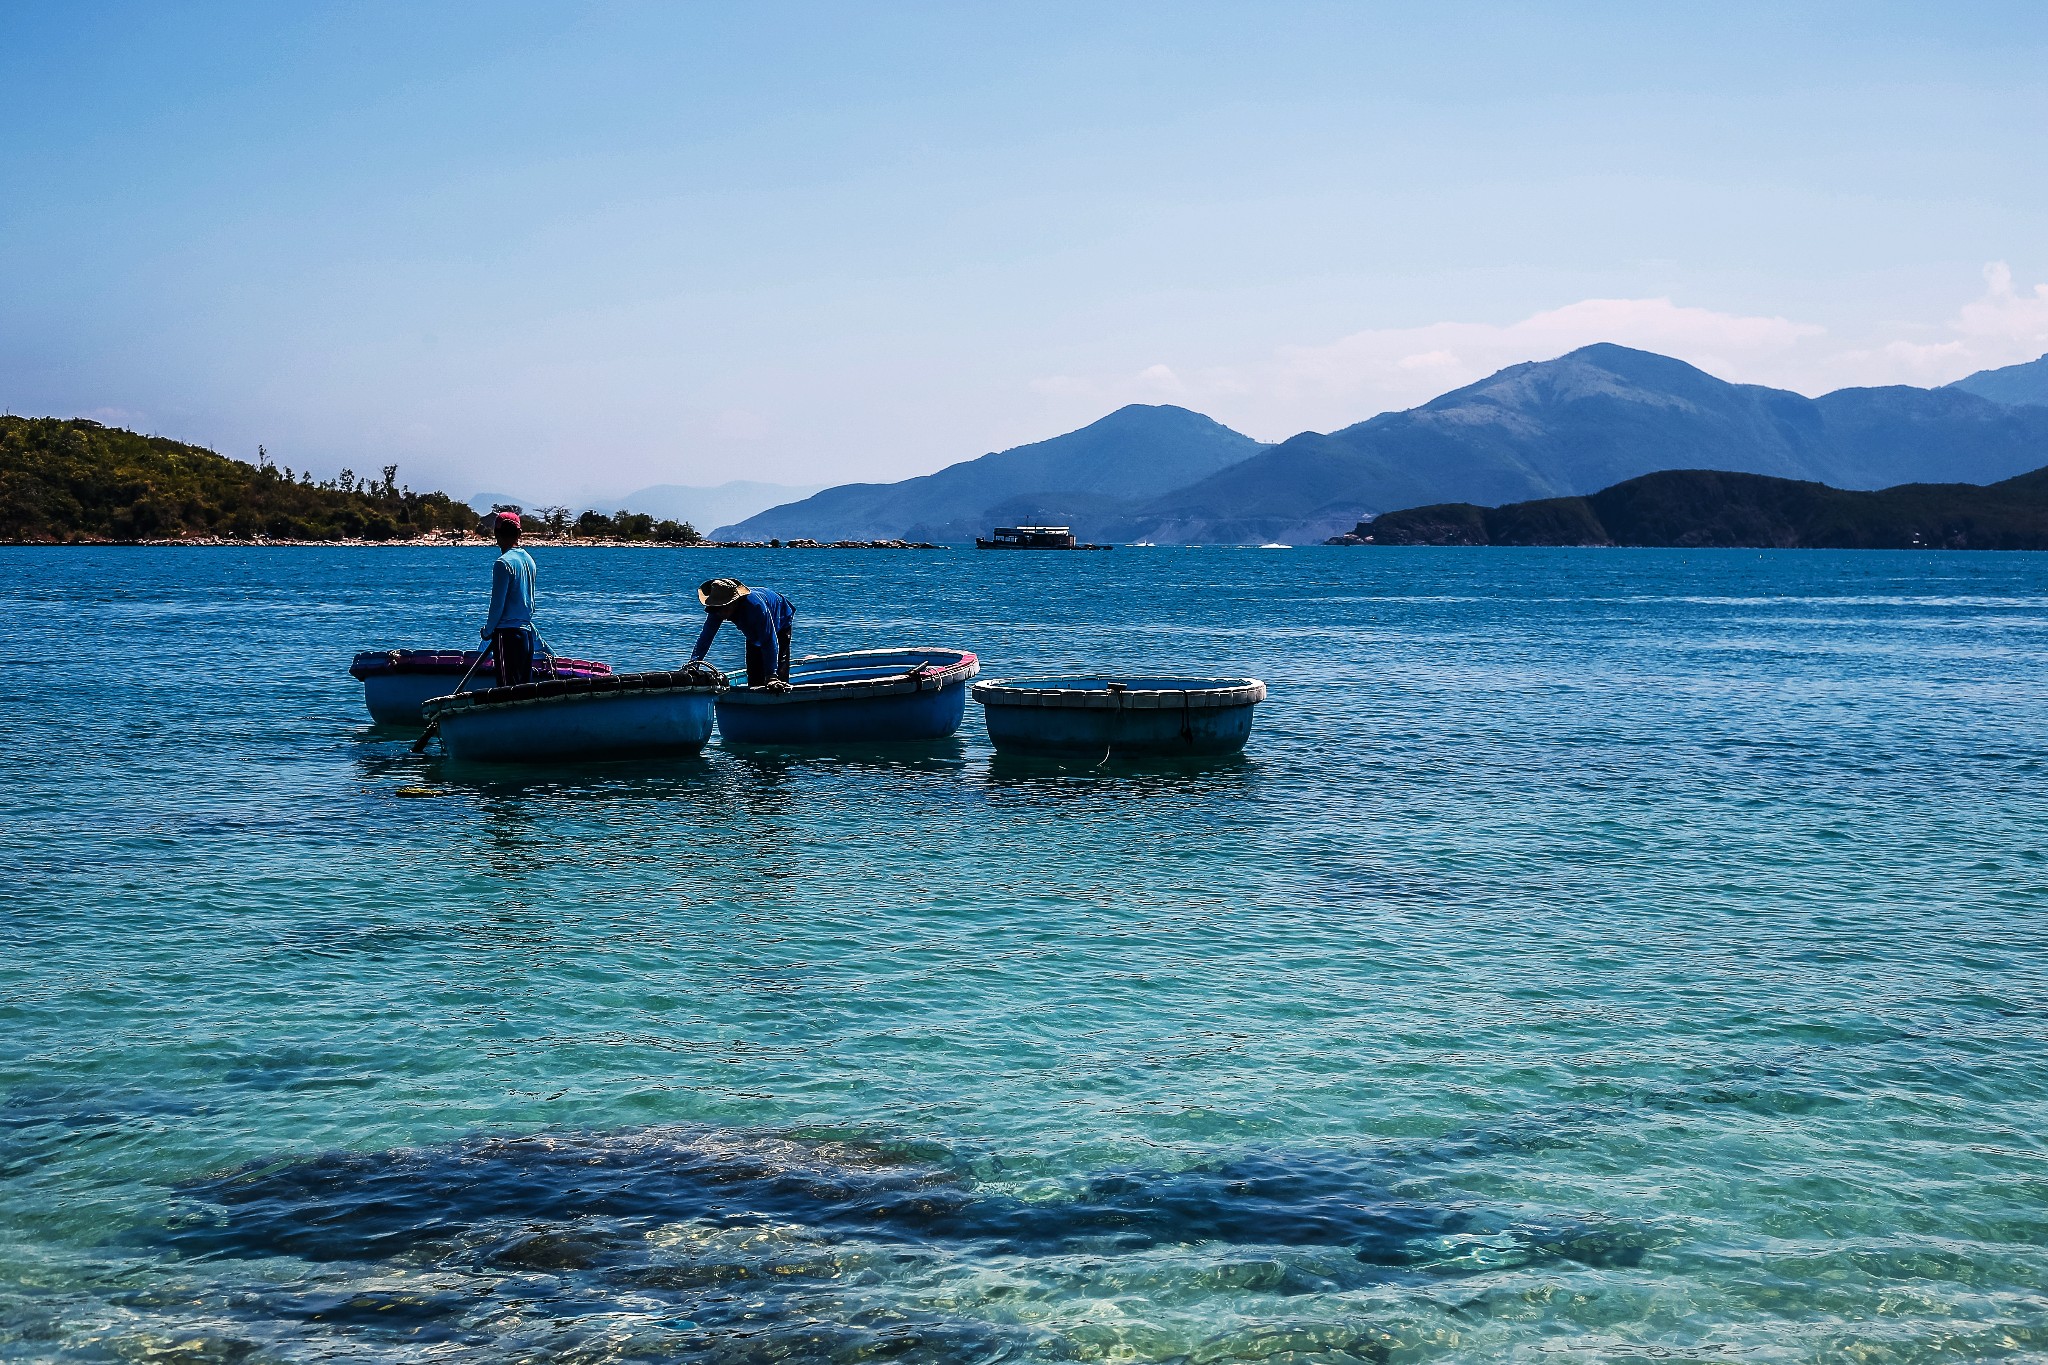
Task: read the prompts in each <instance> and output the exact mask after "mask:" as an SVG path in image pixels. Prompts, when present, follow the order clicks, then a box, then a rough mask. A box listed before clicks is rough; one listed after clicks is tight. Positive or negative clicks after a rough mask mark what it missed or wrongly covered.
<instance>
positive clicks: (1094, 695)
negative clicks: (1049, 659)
mask: <svg viewBox="0 0 2048 1365" xmlns="http://www.w3.org/2000/svg"><path fill="white" fill-rule="evenodd" d="M1061 683H1094V684H1097V685H1096V686H1094V687H1061V686H1059V684H1061ZM1144 683H1159V684H1165V683H1180V684H1184V685H1183V686H1178V687H1173V686H1154V687H1146V686H1142V685H1139V686H1133V684H1144ZM1113 685H1120V686H1115V688H1114V690H1113ZM973 695H974V699H975V700H976V701H978V702H980V703H981V704H982V705H983V706H1045V707H1066V708H1078V709H1086V710H1101V711H1158V710H1168V709H1182V708H1188V709H1198V708H1203V707H1224V706H1251V705H1255V704H1256V703H1258V702H1262V701H1264V700H1265V699H1266V684H1265V683H1263V682H1261V681H1260V680H1259V679H1257V678H1197V677H1167V676H1161V675H1156V674H1155V675H1151V676H1147V677H1135V676H1134V677H1131V678H1129V679H1121V678H1115V677H1110V676H1107V675H1097V674H1067V675H1057V674H1056V675H1051V676H1045V677H1033V678H991V679H989V680H988V681H987V682H979V683H976V684H975V685H974V691H973Z"/></svg>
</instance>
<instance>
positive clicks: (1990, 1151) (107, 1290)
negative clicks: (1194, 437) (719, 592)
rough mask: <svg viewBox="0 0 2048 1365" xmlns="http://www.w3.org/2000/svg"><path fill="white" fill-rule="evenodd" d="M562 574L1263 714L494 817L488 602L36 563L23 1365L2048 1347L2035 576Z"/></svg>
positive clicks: (394, 561) (2045, 1354)
mask: <svg viewBox="0 0 2048 1365" xmlns="http://www.w3.org/2000/svg"><path fill="white" fill-rule="evenodd" d="M538 558H539V559H540V561H541V573H542V594H543V595H542V612H543V615H542V626H543V629H544V630H545V631H546V633H547V634H548V636H549V638H550V639H551V640H552V642H553V643H554V644H555V646H556V647H557V648H559V649H561V650H563V651H564V652H567V653H572V654H581V655H585V656H588V657H599V658H607V659H610V660H612V661H613V662H614V663H616V664H618V665H620V666H622V667H634V666H661V665H666V664H669V663H672V662H675V661H677V660H678V659H679V658H680V657H681V655H682V653H683V652H685V651H686V650H687V647H688V642H689V640H690V639H691V638H692V635H693V633H694V629H695V624H696V622H697V621H698V620H699V619H700V618H699V616H698V613H697V612H696V610H695V609H694V606H693V602H694V599H693V598H692V597H691V596H690V595H689V592H688V589H689V588H690V586H691V585H694V583H695V582H696V581H697V580H698V579H700V578H703V577H708V576H711V575H712V574H713V573H734V574H737V575H738V576H740V577H742V578H747V579H750V580H752V579H759V580H761V581H765V582H769V583H771V584H773V585H775V586H777V587H778V588H786V589H787V591H788V592H789V594H790V595H791V596H792V597H793V598H794V600H795V601H796V603H797V606H798V610H799V612H800V620H799V637H798V643H799V648H800V649H802V650H805V651H811V650H824V649H841V648H855V647H862V646H872V645H887V644H934V645H959V646H963V647H966V648H971V649H975V650H977V651H978V652H979V653H980V654H981V656H982V658H983V661H984V669H985V672H984V676H1003V675H1005V674H1012V675H1014V674H1022V673H1027V672H1046V671H1054V670H1061V669H1070V668H1095V669H1099V668H1104V667H1126V668H1138V667H1143V668H1146V669H1168V670H1173V669H1180V668H1188V669H1191V670H1196V671H1214V672H1226V673H1248V674H1252V675H1255V676H1259V677H1262V678H1264V679H1266V681H1267V682H1268V683H1269V684H1270V685H1271V687H1272V699H1271V700H1270V701H1268V702H1267V703H1266V704H1265V705H1264V706H1262V707H1261V708H1260V714H1259V723H1258V728H1257V729H1256V731H1255V732H1254V735H1253V740H1252V746H1251V749H1250V751H1249V753H1248V755H1247V757H1246V758H1245V759H1244V760H1242V761H1241V762H1234V763H1224V764H1218V765H1214V766H1208V767H1197V768H1184V769H1159V768H1152V769H1145V768H1109V769H1105V770H1100V771H1098V770H1092V769H1089V768H1087V767H1086V766H1075V767H1071V768H1064V769H1063V768H1059V767H1056V766H1046V765H1031V764H1024V765H1018V764H1009V763H1005V762H1002V761H1000V760H995V759H993V757H992V755H991V754H990V752H989V750H988V747H987V744H986V741H985V739H984V738H983V736H982V735H981V733H980V730H979V716H978V714H976V713H977V712H978V708H975V707H970V708H969V711H970V719H969V730H968V731H967V732H966V733H965V734H963V736H962V737H961V739H960V740H959V741H958V742H957V743H951V744H943V745H939V746H935V747H932V748H928V749H922V750H918V751H914V752H911V753H907V754H899V755H867V756H854V757H833V758H825V757H804V756H789V755H782V756H775V755H767V756H761V755H746V754H740V753H729V752H723V751H720V750H718V749H716V748H714V749H713V750H712V751H710V752H708V753H707V754H706V756H705V757H704V758H703V759H701V760H698V761H692V762H680V763H669V764H663V765H653V766H647V765H634V764H622V765H609V766H605V767H594V768H590V769H585V770H581V771H555V772H541V771H536V772H524V771H509V772H507V771H500V772H491V771H488V770H484V771H477V770H471V771H462V770H459V769H456V768H453V767H450V766H448V765H445V764H443V763H441V762H440V761H438V760H436V759H433V758H426V759H416V758H413V757H411V756H410V755H409V754H408V753H407V752H406V750H407V745H408V742H409V741H410V739H411V737H412V736H411V734H410V732H392V731H388V730H377V729H375V728H373V727H370V726H369V725H368V724H367V723H366V722H365V718H364V715H363V712H362V708H361V700H360V694H359V691H358V687H357V684H355V683H354V682H353V680H351V679H350V678H349V677H348V676H347V674H346V672H345V671H344V670H345V668H346V665H347V661H348V657H349V655H350V654H351V653H352V652H353V651H354V650H356V649H358V648H364V647H386V646H428V645H452V644H455V643H457V642H459V641H462V640H464V639H466V638H468V637H469V636H470V634H471V632H472V631H473V629H474V625H473V621H474V618H476V617H477V616H479V615H480V610H479V606H480V602H481V599H482V597H483V590H484V586H485V584H486V582H487V579H486V568H487V563H488V555H487V553H484V552H467V551H405V550H390V551H368V550H355V551H348V550H338V551H332V552H328V551H306V550H299V551H252V552H246V553H244V552H237V551H176V550H165V551H130V550H114V551H91V550H83V551H64V550H53V551H45V550H0V660H4V662H0V698H4V701H0V715H4V717H5V720H6V725H7V732H8V733H7V739H8V742H7V744H6V745H5V746H4V747H0V770H4V771H0V779H4V780H0V896H4V897H5V903H4V906H0V947H4V948H5V952H4V954H0V1359H8V1360H17V1359H18V1360H41V1359H67V1360H69V1359H77V1360H97V1359H106V1360H134V1359H157V1360H178V1361H187V1360H189V1361H211V1360H219V1361H237V1360H246V1361H260V1360H315V1359H318V1360H416V1359H449V1360H457V1361H460V1360H471V1359H473V1360H486V1359H488V1360H513V1359H533V1360H543V1359H548V1360H556V1359H566V1360H592V1361H596V1360H611V1359H621V1360H644V1361H663V1360H716V1361H757V1360H804V1361H808V1360H835V1361H836V1360H860V1359H891V1360H912V1361H968V1360H1003V1359H1014V1360H1139V1361H1155V1360H1157V1361H1203V1362H1209V1361H1240V1360H1256V1361H1301V1362H1306V1361H1347V1360H1368V1361H1381V1360H1384V1361H1440V1360H1480V1359H1485V1360H1503V1359H1505V1360H1523V1359H1558V1358H1567V1357H1572V1358H1580V1357H1597V1358H1603V1359H1610V1360H1631V1359H1643V1360H1647V1359H1653V1358H1654V1359H1671V1358H1687V1359H1690V1358H1699V1359H1726V1360H1734V1359H1741V1360H1765V1361H1769V1360H1855V1361H1934V1360H1981V1359H1995V1358H2006V1359H2042V1358H2048V1296H2044V1293H2043V1289H2042V1286H2043V1285H2044V1284H2048V1149H2044V1140H2043V1137H2042V1134H2043V1132H2044V1127H2048V1074H2044V1069H2043V1065H2042V1063H2043V1058H2044V1051H2043V1042H2044V1033H2048V975H2044V968H2048V933H2044V929H2043V924H2042V920H2041V911H2042V907H2043V904H2044V900H2048V839H2044V836H2043V829H2044V816H2048V798H2044V795H2043V792H2044V777H2048V686H2044V683H2043V678H2044V668H2043V665H2044V663H2048V634H2044V630H2043V621H2044V620H2048V616H2044V613H2043V607H2044V605H2048V560H2044V559H2042V558H2039V557H2028V556H2021V555H1919V556H1916V555H1905V554H1901V555H1889V554H1860V555H1858V554H1770V555H1763V556H1759V555H1756V554H1754V553H1748V554H1744V553H1666V552H1597V551H1596V552H1584V551H1526V552H1517V551H1473V552H1464V551H1444V550H1418V551H1359V550H1353V551H1342V550H1302V551H1295V552H1290V553H1280V552H1264V553H1262V552H1253V551H1223V550H1207V551H1183V550H1157V551H1133V552H1129V553H1127V552H1125V551H1122V550H1119V551H1117V552H1116V553H1115V554H1113V555H1072V556H1064V555H1041V556H1013V555H1003V556H989V555H981V556H977V555H974V554H972V553H971V552H962V551H952V552H947V553H938V554H891V553H880V552H829V551H805V552H794V551H792V552H782V553H779V554H778V553H776V552H772V551H770V552H755V553H731V554H714V553H710V552H688V553H678V552H635V551H573V552H572V551H556V552H547V551H545V550H543V551H542V552H541V553H540V554H539V556H538ZM728 647H729V646H728ZM416 784H423V785H427V786H430V787H432V788H434V789H436V790H437V791H439V792H440V793H441V795H439V796H438V797H436V798H434V799H430V800H418V799H403V798H400V797H398V796H397V795H396V791H397V789H398V788H399V787H402V786H410V785H416Z"/></svg>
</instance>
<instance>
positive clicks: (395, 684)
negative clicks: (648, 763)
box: [348, 649, 612, 725]
mask: <svg viewBox="0 0 2048 1365" xmlns="http://www.w3.org/2000/svg"><path fill="white" fill-rule="evenodd" d="M477 657H478V655H477V652H476V651H475V650H470V651H468V652H466V653H465V652H464V651H462V650H459V649H369V650H364V651H363V652H362V653H361V654H358V655H356V657H355V660H354V662H352V663H351V664H349V666H348V671H349V673H350V675H351V676H353V677H355V678H356V679H358V680H359V681H360V682H361V683H362V684H363V702H364V704H365V705H367V706H368V707H369V708H370V719H371V720H373V721H375V722H376V723H377V724H379V725H418V724H420V723H421V722H422V721H424V720H426V718H427V717H426V715H425V713H424V712H423V711H422V710H421V708H422V707H424V706H425V705H426V703H427V699H428V698H429V697H439V696H445V695H446V694H448V693H450V692H453V691H454V690H455V687H456V684H458V683H461V682H462V676H463V675H464V674H465V673H470V668H471V666H472V665H474V664H476V661H477ZM534 664H535V667H536V668H540V667H545V663H544V661H543V660H539V659H536V660H535V661H534ZM554 664H555V676H556V677H558V678H602V677H605V676H607V675H608V674H610V672H611V671H612V666H611V665H610V664H601V663H597V662H594V661H592V660H590V659H556V660H555V661H554ZM495 685H496V684H495V682H494V681H493V679H492V677H491V671H490V665H489V664H485V665H482V666H480V667H478V668H477V669H476V671H475V672H474V673H470V678H469V681H468V682H467V683H465V684H463V686H462V690H463V691H465V692H478V691H482V690H483V689H484V688H487V687H492V686H495Z"/></svg>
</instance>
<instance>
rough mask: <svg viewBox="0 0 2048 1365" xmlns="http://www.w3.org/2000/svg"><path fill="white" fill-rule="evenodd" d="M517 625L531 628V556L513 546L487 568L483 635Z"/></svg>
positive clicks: (514, 628) (509, 628) (515, 628)
mask: <svg viewBox="0 0 2048 1365" xmlns="http://www.w3.org/2000/svg"><path fill="white" fill-rule="evenodd" d="M521 626H524V627H526V628H528V629H531V628H532V627H533V556H532V555H530V554H528V553H526V551H524V550H522V549H520V548H519V547H518V546H517V545H515V546H513V547H512V548H511V549H509V550H507V551H505V553H503V554H501V555H499V556H498V559H497V562H496V563H495V564H493V565H491V616H490V619H489V620H488V621H486V622H484V633H485V634H486V635H488V634H490V633H492V632H493V631H499V630H517V629H519V628H520V627H521Z"/></svg>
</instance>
